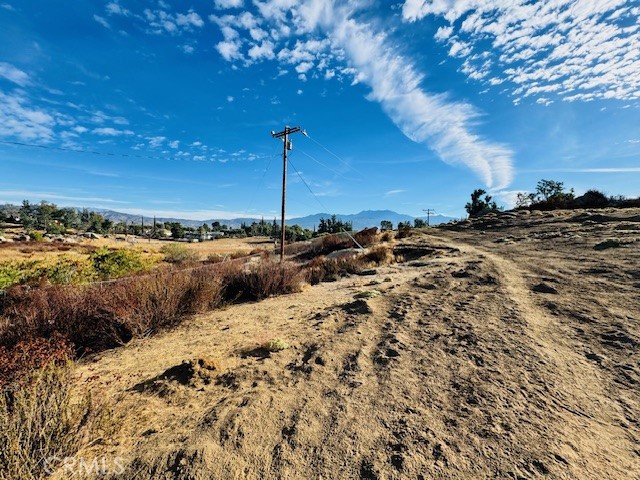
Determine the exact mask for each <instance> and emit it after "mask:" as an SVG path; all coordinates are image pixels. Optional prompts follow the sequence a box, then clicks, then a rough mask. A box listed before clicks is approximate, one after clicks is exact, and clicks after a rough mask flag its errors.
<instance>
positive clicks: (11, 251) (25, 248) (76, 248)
mask: <svg viewBox="0 0 640 480" xmlns="http://www.w3.org/2000/svg"><path fill="white" fill-rule="evenodd" d="M118 237H121V239H116V238H115V237H113V236H112V237H109V238H98V239H81V240H79V241H78V242H77V243H60V242H51V243H48V242H34V241H30V242H15V243H14V242H9V243H0V262H6V261H14V260H43V259H51V258H54V259H55V258H57V257H59V256H61V255H67V256H71V257H82V256H86V255H87V254H88V253H89V252H91V251H93V250H95V249H96V248H100V247H108V248H130V249H133V250H135V251H137V252H140V253H142V254H146V255H149V256H154V255H158V254H160V250H161V249H162V247H163V246H165V245H167V244H170V243H179V244H180V245H184V246H185V248H188V249H189V250H192V251H194V252H196V253H197V254H198V255H199V256H200V257H202V258H203V259H206V258H207V256H209V255H228V254H232V253H237V252H242V253H249V252H251V251H252V250H256V249H264V250H273V240H271V239H269V238H263V237H250V238H221V239H218V240H211V241H207V242H199V243H187V242H171V241H164V240H162V241H161V240H151V241H149V240H147V239H143V238H138V237H132V236H129V237H128V238H127V240H124V236H118Z"/></svg>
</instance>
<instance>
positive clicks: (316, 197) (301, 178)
mask: <svg viewBox="0 0 640 480" xmlns="http://www.w3.org/2000/svg"><path fill="white" fill-rule="evenodd" d="M288 162H289V165H291V167H292V168H293V170H294V171H295V172H296V173H297V174H298V177H299V178H300V180H302V183H304V184H305V186H306V187H307V189H308V190H309V191H310V192H311V195H313V197H314V198H315V199H316V200H317V201H318V203H319V204H320V206H321V207H322V208H323V210H324V211H325V212H328V211H329V209H328V208H327V207H325V205H324V204H323V203H322V202H321V201H320V199H319V198H318V196H317V195H316V194H315V193H314V191H313V190H312V189H311V187H310V186H309V184H308V183H307V182H306V180H305V179H304V177H303V176H302V174H301V173H300V172H299V171H298V169H297V168H296V166H295V165H294V164H293V162H291V160H288ZM341 230H342V231H343V232H344V233H346V234H347V235H348V236H349V238H350V239H351V240H353V243H355V244H356V245H357V246H358V247H359V248H360V250H364V247H363V246H362V245H360V244H359V243H358V241H357V240H356V239H355V238H353V236H352V235H351V234H350V233H349V232H347V231H346V230H345V229H344V228H341Z"/></svg>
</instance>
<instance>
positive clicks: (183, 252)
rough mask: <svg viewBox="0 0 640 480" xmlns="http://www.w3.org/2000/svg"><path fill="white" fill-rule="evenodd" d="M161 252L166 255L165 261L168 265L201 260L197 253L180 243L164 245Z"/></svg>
mask: <svg viewBox="0 0 640 480" xmlns="http://www.w3.org/2000/svg"><path fill="white" fill-rule="evenodd" d="M160 252H161V253H163V254H164V261H165V262H168V263H184V262H197V261H198V260H200V257H199V255H198V253H197V252H194V251H193V250H190V249H188V248H187V247H186V246H184V245H180V244H179V243H168V244H166V245H163V246H162V248H161V249H160Z"/></svg>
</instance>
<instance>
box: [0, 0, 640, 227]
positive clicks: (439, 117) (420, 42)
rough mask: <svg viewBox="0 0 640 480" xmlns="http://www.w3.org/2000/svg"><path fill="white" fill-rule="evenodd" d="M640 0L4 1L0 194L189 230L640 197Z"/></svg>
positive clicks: (0, 5)
mask: <svg viewBox="0 0 640 480" xmlns="http://www.w3.org/2000/svg"><path fill="white" fill-rule="evenodd" d="M639 18H640V6H639V5H638V3H637V2H636V1H634V0H608V1H604V0H599V1H595V0H553V1H544V2H530V1H526V0H432V1H426V0H406V1H404V2H402V1H399V2H392V1H373V0H362V1H349V2H347V1H331V0H308V1H292V0H260V1H259V0H206V1H205V0H193V1H192V2H175V1H174V2H170V1H168V0H160V1H141V0H119V1H97V0H96V1H91V2H66V1H65V2H62V1H58V0H49V1H47V2H42V1H33V0H32V1H29V0H20V1H17V0H0V162H1V163H0V165H1V166H2V173H1V174H0V202H13V203H17V202H20V201H21V200H22V199H25V198H26V199H29V200H31V201H35V202H38V201H40V200H47V201H51V202H54V203H56V204H58V205H73V206H80V207H82V206H86V207H94V208H109V209H113V210H118V211H123V212H129V213H143V214H146V215H154V214H155V215H158V216H179V217H183V218H191V219H206V218H232V217H236V216H261V215H264V216H265V217H273V216H275V215H277V214H278V212H279V209H280V182H281V175H282V173H281V172H282V170H281V169H282V160H281V154H282V143H281V142H280V141H278V140H276V139H273V138H272V137H271V135H270V132H271V131H272V130H276V131H279V130H281V129H282V128H283V127H284V126H285V125H289V126H298V125H299V126H301V127H303V128H304V129H306V130H307V132H308V135H309V136H308V137H304V136H302V135H300V134H295V135H294V136H293V137H292V140H293V150H292V151H291V155H290V160H291V166H290V168H289V177H288V181H289V187H288V197H287V198H288V216H301V215H306V214H311V213H316V212H321V211H326V212H330V213H356V212H358V211H360V210H364V209H392V210H395V211H398V212H400V213H407V214H410V215H415V216H419V215H422V214H423V209H426V208H430V209H434V210H436V212H438V213H442V214H445V215H451V216H455V217H461V216H463V215H464V214H465V213H464V204H465V202H466V201H468V198H469V194H470V192H471V191H472V190H473V189H475V188H484V189H486V190H488V191H490V192H491V193H492V194H493V195H494V197H495V198H496V199H497V200H498V202H499V203H500V204H502V205H505V206H507V207H508V206H509V205H510V204H511V202H512V201H513V199H514V197H515V195H516V193H517V192H519V191H531V190H533V189H534V188H535V184H536V182H537V181H538V180H540V179H541V178H547V179H554V180H559V181H563V182H564V183H565V185H566V186H567V187H573V188H575V190H576V192H577V193H581V192H584V191H585V190H587V189H589V188H598V189H600V190H603V191H604V192H606V193H608V194H612V195H613V194H622V195H626V196H639V195H640V20H639Z"/></svg>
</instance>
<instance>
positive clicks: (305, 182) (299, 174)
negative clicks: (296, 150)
mask: <svg viewBox="0 0 640 480" xmlns="http://www.w3.org/2000/svg"><path fill="white" fill-rule="evenodd" d="M289 165H291V168H293V170H294V171H295V172H296V174H297V175H298V177H299V178H300V180H302V183H304V185H305V187H307V190H309V191H310V192H311V195H313V196H314V198H315V199H316V200H317V201H318V203H319V204H320V206H321V207H322V209H323V210H324V211H325V212H327V213H328V212H329V209H328V208H327V207H325V206H324V204H323V203H322V202H321V201H320V199H319V198H318V196H317V195H316V194H315V193H314V191H313V190H311V187H310V186H309V184H308V183H307V181H306V180H305V179H304V177H303V176H302V174H301V173H300V172H299V171H298V169H297V168H296V166H295V165H294V164H293V162H291V160H289Z"/></svg>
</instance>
